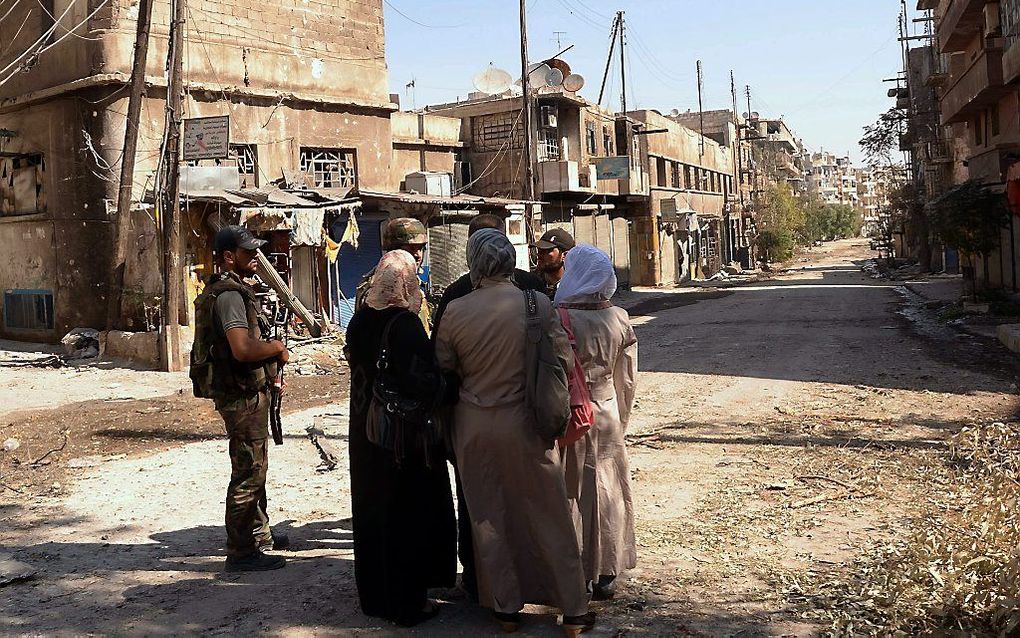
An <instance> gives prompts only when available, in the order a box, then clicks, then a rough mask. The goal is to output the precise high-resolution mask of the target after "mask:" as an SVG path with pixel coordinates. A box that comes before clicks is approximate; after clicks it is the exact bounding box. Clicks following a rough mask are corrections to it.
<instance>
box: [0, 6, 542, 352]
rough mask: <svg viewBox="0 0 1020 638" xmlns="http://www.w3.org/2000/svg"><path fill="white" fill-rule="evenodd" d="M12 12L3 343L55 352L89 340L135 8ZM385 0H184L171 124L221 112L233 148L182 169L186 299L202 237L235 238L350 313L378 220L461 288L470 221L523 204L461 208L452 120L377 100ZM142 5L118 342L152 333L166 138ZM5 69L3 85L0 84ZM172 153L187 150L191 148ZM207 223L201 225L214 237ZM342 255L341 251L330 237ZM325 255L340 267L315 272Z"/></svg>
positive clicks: (106, 252) (202, 268) (316, 300)
mask: <svg viewBox="0 0 1020 638" xmlns="http://www.w3.org/2000/svg"><path fill="white" fill-rule="evenodd" d="M50 5H52V6H51V8H52V12H51V13H53V14H54V16H55V17H54V18H49V17H47V16H48V14H46V13H45V12H44V11H41V10H40V7H42V6H43V5H38V4H31V5H29V4H28V3H23V4H21V5H18V6H12V8H11V11H10V16H8V17H7V18H6V20H8V22H7V24H22V26H23V28H22V29H20V30H19V31H18V32H17V34H16V35H15V36H14V37H13V39H11V40H9V41H6V42H5V46H6V49H5V53H4V54H3V55H2V56H0V64H2V65H3V66H6V67H7V68H8V71H7V72H8V73H10V75H9V76H6V77H4V78H2V79H0V194H2V198H0V203H2V206H0V244H2V245H3V246H4V248H5V250H4V251H2V257H0V290H3V291H4V293H3V294H4V300H3V305H2V316H0V336H3V337H8V338H16V339H25V340H44V341H51V340H56V339H59V338H60V337H61V336H62V335H63V334H65V333H66V332H67V331H68V329H70V328H73V327H78V326H88V327H97V328H101V327H103V324H104V323H105V309H106V297H107V293H108V283H109V277H110V263H111V260H110V254H111V253H112V252H113V237H114V234H115V230H114V229H115V225H116V221H117V220H116V210H115V205H114V203H115V201H116V198H117V192H118V181H119V166H120V159H121V153H122V148H123V144H124V134H125V133H124V131H125V113H126V111H127V102H128V96H127V91H126V88H127V84H128V82H129V79H130V72H131V62H132V43H133V40H134V35H135V25H136V22H137V17H138V15H137V12H138V6H137V4H135V3H132V2H129V1H128V0H102V1H101V2H98V3H94V4H93V5H90V6H91V8H89V9H86V7H85V5H84V4H81V3H76V2H74V0H55V2H51V3H50ZM382 16H383V11H382V0H326V1H320V0H308V1H307V2H302V3H300V6H295V4H294V3H293V2H286V1H285V0H269V1H268V2H255V1H254V0H233V1H231V2H225V1H223V0H193V2H191V3H189V8H188V16H187V22H186V24H187V26H186V29H187V33H186V35H187V47H185V60H184V68H185V82H184V86H185V91H186V95H185V99H184V116H185V118H186V119H192V118H204V117H224V116H225V117H227V118H228V122H229V123H228V125H227V127H228V129H229V152H228V153H227V155H228V156H227V157H225V158H221V159H216V160H197V161H190V162H187V165H185V166H182V170H181V190H182V201H181V207H182V222H181V224H182V227H181V236H182V238H183V246H182V254H181V264H182V269H181V272H179V273H177V275H178V276H179V277H180V278H181V279H182V280H183V281H184V282H185V283H186V286H185V288H186V290H187V291H188V294H187V295H186V296H185V298H184V299H183V300H182V304H181V305H182V308H181V309H180V310H181V316H182V317H185V319H184V322H188V321H189V319H187V317H188V313H189V312H190V311H191V307H192V304H191V303H190V302H191V300H192V299H193V298H194V296H195V295H196V294H197V292H198V290H199V288H200V287H201V283H200V281H201V280H202V279H203V278H204V276H205V275H207V274H209V273H210V272H211V270H212V268H213V265H212V259H211V254H210V250H209V240H210V238H211V235H212V233H213V230H212V228H213V226H215V224H216V223H238V222H240V223H245V224H247V225H249V226H250V227H251V228H252V229H253V230H256V231H257V232H259V233H262V235H263V237H265V238H266V239H268V240H269V241H270V244H269V246H268V247H267V252H269V253H271V255H270V256H271V258H272V259H273V261H274V264H275V265H276V266H277V269H278V270H279V271H280V272H281V274H283V275H284V277H285V279H286V280H287V281H288V282H289V283H290V284H291V285H292V287H293V289H294V290H295V292H296V294H297V295H298V297H299V298H300V299H301V300H302V301H303V302H304V303H305V305H306V306H308V307H309V308H310V309H311V310H312V311H313V312H316V313H318V314H319V315H320V316H322V317H323V318H324V319H332V320H333V321H334V322H343V320H344V318H345V317H349V316H350V312H351V304H350V299H353V292H354V286H355V285H356V282H357V280H358V279H360V277H361V275H362V274H363V273H364V272H366V271H367V270H368V269H369V268H371V267H372V266H374V264H375V262H376V261H377V260H378V258H379V256H380V255H381V246H380V233H379V229H380V226H381V224H382V223H383V222H384V221H385V219H387V218H388V217H390V216H396V215H414V216H418V217H420V218H422V219H425V220H426V221H427V222H428V223H429V224H430V226H432V227H435V228H438V227H446V228H442V229H436V230H433V229H430V233H432V232H435V233H436V240H437V241H436V242H435V244H436V246H437V247H438V248H437V249H436V250H434V251H433V252H432V254H431V255H430V260H431V261H430V270H431V272H434V273H436V276H437V278H439V279H443V278H445V279H450V277H451V276H452V275H451V274H450V273H453V272H454V271H456V274H458V275H459V274H460V270H459V269H462V268H463V266H464V264H463V263H462V262H463V254H462V253H463V250H462V247H463V243H460V244H457V246H456V247H453V245H452V244H451V245H450V247H448V248H446V249H445V250H444V249H443V245H444V244H443V241H442V240H441V239H440V238H441V237H444V236H445V237H455V238H456V239H458V240H459V239H462V237H461V236H462V235H466V223H465V222H464V220H465V219H466V217H468V216H471V215H474V214H476V213H478V212H483V211H484V212H498V213H500V214H503V215H505V216H508V217H511V216H513V217H514V220H512V222H513V223H514V224H515V226H514V228H516V229H518V230H519V231H520V232H519V233H517V234H518V235H519V237H518V239H517V242H518V244H521V245H522V248H521V252H522V253H523V254H524V256H525V257H524V259H525V260H526V255H527V247H526V239H525V233H524V230H523V219H524V215H525V206H524V205H523V204H522V203H520V202H517V201H510V200H506V199H486V198H481V197H474V196H465V195H457V194H456V193H455V192H454V189H453V179H452V174H453V173H454V172H455V170H456V169H457V167H458V166H459V164H457V161H458V155H459V154H460V152H461V149H462V147H463V146H464V144H463V143H462V141H461V139H460V121H459V120H457V119H450V118H445V117H440V116H433V115H420V114H408V113H401V112H399V111H398V106H397V104H396V100H395V99H392V98H391V96H390V94H389V92H388V77H387V68H386V63H385V45H384V31H383V17H382ZM169 20H170V16H169V7H168V4H167V3H166V2H160V1H157V2H156V3H155V5H154V10H153V19H152V25H153V26H152V35H151V42H150V48H149V55H148V59H147V69H146V76H147V77H146V83H147V90H146V95H145V98H144V102H143V106H142V116H141V122H140V131H139V143H138V153H137V164H136V168H135V174H134V194H135V200H136V202H135V205H134V207H133V210H132V213H131V219H130V242H129V250H128V258H127V264H126V272H125V290H124V294H123V296H122V299H121V309H122V313H121V321H120V324H119V325H118V326H115V327H118V328H123V329H126V330H133V331H146V330H152V329H153V328H154V327H155V326H157V325H159V317H158V316H157V315H158V308H159V303H158V300H159V297H160V295H161V294H162V282H161V274H160V264H161V256H162V249H161V247H160V233H159V231H158V228H157V223H156V219H157V215H158V211H157V210H156V207H155V205H154V201H155V198H154V196H153V190H154V179H155V175H156V170H157V166H158V163H159V161H160V157H161V153H160V145H161V142H162V139H163V134H164V129H165V124H164V120H165V113H166V107H165V100H166V93H167V81H166V77H165V68H166V58H167V42H168V33H167V25H168V23H169ZM12 69H13V71H11V70H12ZM185 138H186V144H185V148H187V135H186V136H185ZM211 220H213V221H214V222H215V223H210V221H211ZM352 228H353V229H355V230H356V232H355V233H354V235H353V238H354V239H353V241H351V235H350V234H348V240H349V241H348V242H347V243H343V245H342V247H339V250H337V245H336V244H337V243H339V242H340V240H341V239H342V238H343V237H344V233H345V232H348V231H350V230H351V229H352ZM327 255H329V256H332V257H337V256H338V258H336V259H329V258H327Z"/></svg>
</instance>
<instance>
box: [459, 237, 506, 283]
mask: <svg viewBox="0 0 1020 638" xmlns="http://www.w3.org/2000/svg"><path fill="white" fill-rule="evenodd" d="M467 262H468V268H469V269H470V271H471V285H472V286H475V287H477V286H478V283H479V282H480V281H481V280H483V279H488V278H490V277H509V276H510V275H511V274H513V272H514V266H515V265H516V264H517V251H516V250H514V245H513V244H512V243H510V240H509V239H507V236H506V234H504V233H501V232H500V231H498V230H496V229H494V228H486V229H484V230H480V231H478V232H476V233H475V234H474V235H471V237H470V239H468V245H467Z"/></svg>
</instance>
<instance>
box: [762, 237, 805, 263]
mask: <svg viewBox="0 0 1020 638" xmlns="http://www.w3.org/2000/svg"><path fill="white" fill-rule="evenodd" d="M755 245H756V246H757V248H758V251H759V253H760V254H762V255H764V256H765V260H766V261H770V262H771V261H783V260H785V259H789V258H790V257H792V256H793V248H794V245H795V242H794V240H793V237H791V236H790V235H789V234H788V233H784V232H782V231H780V230H763V231H761V232H759V233H758V237H757V238H756V239H755Z"/></svg>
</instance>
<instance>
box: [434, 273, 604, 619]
mask: <svg viewBox="0 0 1020 638" xmlns="http://www.w3.org/2000/svg"><path fill="white" fill-rule="evenodd" d="M537 299H538V308H539V313H540V316H542V317H544V318H545V324H546V326H547V329H548V330H549V332H550V334H552V336H553V340H554V343H555V344H556V347H557V351H558V353H559V356H560V359H561V360H562V361H563V364H564V365H566V364H567V362H568V361H569V356H570V344H569V343H568V341H567V337H566V333H564V332H563V328H562V327H561V326H560V324H559V321H557V320H556V317H555V314H554V313H553V311H552V307H551V304H550V302H549V300H548V299H547V298H545V297H544V296H543V295H541V294H539V295H537ZM525 327H526V315H525V305H524V294H523V293H522V292H521V291H520V290H518V289H517V288H516V287H514V286H513V285H512V284H510V283H509V282H508V281H506V280H499V279H486V280H483V281H482V282H481V285H480V287H479V288H478V289H477V290H475V291H474V292H472V293H471V294H470V295H467V296H466V297H462V298H460V299H457V300H455V301H453V302H452V303H450V305H449V307H448V308H447V310H446V313H445V314H444V315H443V321H442V322H441V323H440V327H439V333H438V335H437V336H436V356H437V357H438V359H439V364H440V366H442V367H443V368H445V369H447V370H453V371H456V372H457V373H458V374H459V375H460V377H461V380H462V381H461V389H460V402H459V403H458V404H457V406H456V408H455V411H454V428H453V444H454V450H455V453H456V456H457V466H458V469H459V470H460V476H461V482H462V485H463V488H464V496H465V498H466V500H467V505H468V511H469V512H470V514H471V527H472V531H473V536H474V544H475V562H476V568H477V571H478V599H479V602H480V603H481V604H482V605H484V606H486V607H491V608H492V609H494V610H495V611H500V612H505V613H513V612H517V611H520V610H521V608H522V607H523V606H524V605H525V604H528V603H535V604H545V605H550V606H554V607H558V608H559V609H560V610H562V612H563V613H564V614H567V615H570V616H577V615H581V614H584V613H586V612H587V610H588V604H587V597H586V592H585V582H584V573H583V570H582V567H581V556H580V550H579V548H578V545H577V537H576V535H575V532H574V527H573V523H572V520H571V515H570V506H569V505H568V503H567V489H566V484H565V482H564V476H563V467H562V465H561V462H560V456H559V452H558V451H557V450H556V449H555V447H554V446H550V445H547V444H545V443H544V442H543V441H542V439H541V438H540V437H539V436H538V435H537V434H536V433H535V431H534V429H533V426H532V425H531V424H530V423H529V420H528V417H527V413H526V411H525V404H524V387H525V380H526V376H527V375H526V371H525V366H524V361H525V350H524V348H525Z"/></svg>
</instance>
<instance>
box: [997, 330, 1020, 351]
mask: <svg viewBox="0 0 1020 638" xmlns="http://www.w3.org/2000/svg"><path fill="white" fill-rule="evenodd" d="M998 334H999V341H1001V342H1002V345H1004V346H1006V347H1007V348H1009V349H1010V350H1012V351H1013V352H1017V353H1020V323H1007V324H1002V325H1000V326H999V328H998Z"/></svg>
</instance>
